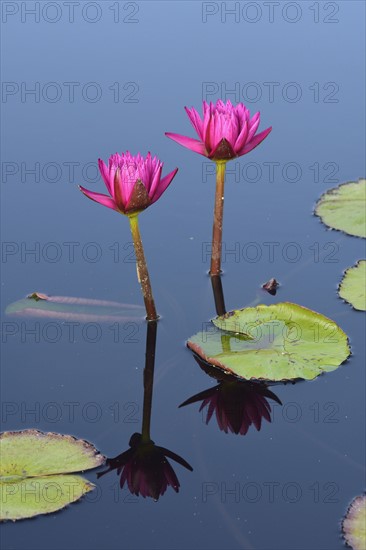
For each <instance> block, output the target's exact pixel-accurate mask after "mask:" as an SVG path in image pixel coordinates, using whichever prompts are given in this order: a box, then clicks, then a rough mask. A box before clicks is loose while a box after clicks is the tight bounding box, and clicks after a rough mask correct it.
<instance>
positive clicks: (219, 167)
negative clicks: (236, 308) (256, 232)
mask: <svg viewBox="0 0 366 550" xmlns="http://www.w3.org/2000/svg"><path fill="white" fill-rule="evenodd" d="M226 162H227V161H226V160H217V161H216V196H215V210H214V223H213V231H212V252H211V269H210V275H211V276H213V275H220V273H221V249H222V224H223V215H224V185H225V169H226Z"/></svg>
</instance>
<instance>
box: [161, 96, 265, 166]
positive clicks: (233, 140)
mask: <svg viewBox="0 0 366 550" xmlns="http://www.w3.org/2000/svg"><path fill="white" fill-rule="evenodd" d="M185 110H186V112H187V115H188V116H189V120H190V121H191V124H192V126H193V128H194V129H195V130H196V132H197V134H198V137H199V139H198V140H197V139H193V138H190V137H187V136H182V135H180V134H172V133H171V132H167V133H166V134H165V135H166V136H168V137H169V138H171V139H173V140H174V141H176V142H177V143H179V144H180V145H183V147H187V149H191V151H195V152H196V153H199V154H200V155H203V156H205V157H208V158H209V159H212V160H215V161H216V160H230V159H232V158H235V157H241V156H242V155H246V154H247V153H249V152H250V151H252V149H254V148H255V147H257V145H259V144H260V143H261V142H262V141H263V140H264V139H265V138H266V137H267V136H268V134H269V133H270V131H271V130H272V127H270V128H267V129H266V130H263V132H260V133H259V134H256V131H257V129H258V126H259V122H260V113H259V112H258V113H255V115H254V116H253V117H250V112H249V109H247V108H246V107H245V105H244V104H243V103H238V104H237V105H236V106H235V107H234V105H233V104H232V103H231V101H227V102H226V103H224V102H223V101H222V100H221V99H219V100H218V101H217V103H216V105H214V104H213V103H210V104H208V103H206V101H204V102H203V119H202V118H201V116H200V115H199V113H198V112H197V111H196V109H194V108H193V107H192V108H191V109H188V107H185Z"/></svg>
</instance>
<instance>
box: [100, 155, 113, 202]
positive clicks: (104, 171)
mask: <svg viewBox="0 0 366 550" xmlns="http://www.w3.org/2000/svg"><path fill="white" fill-rule="evenodd" d="M98 166H99V171H100V173H101V176H102V178H103V181H104V183H105V185H106V187H107V189H108V191H109V194H110V195H111V196H112V197H113V192H112V189H111V186H110V184H109V170H108V167H107V166H106V164H105V162H104V161H103V160H102V159H98Z"/></svg>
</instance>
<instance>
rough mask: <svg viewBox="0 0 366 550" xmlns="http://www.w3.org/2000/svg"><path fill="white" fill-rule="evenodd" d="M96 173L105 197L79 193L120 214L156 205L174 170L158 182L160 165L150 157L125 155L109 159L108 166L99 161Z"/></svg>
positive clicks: (90, 192) (91, 192)
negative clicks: (105, 193)
mask: <svg viewBox="0 0 366 550" xmlns="http://www.w3.org/2000/svg"><path fill="white" fill-rule="evenodd" d="M98 164H99V170H100V173H101V175H102V178H103V180H104V183H105V185H106V187H107V190H108V193H109V196H108V195H103V194H101V193H95V192H94V191H88V189H85V188H84V187H82V186H79V187H80V190H81V191H82V192H83V193H84V195H86V196H87V197H88V198H89V199H91V200H93V201H95V202H99V204H102V205H103V206H107V207H108V208H112V210H116V211H117V212H120V213H121V214H132V213H134V212H141V210H145V208H147V207H148V206H150V205H151V204H153V203H154V202H156V201H157V200H158V199H159V198H160V197H161V195H162V194H163V193H164V191H165V190H166V188H167V187H168V186H169V184H170V183H171V181H172V179H173V178H174V176H175V174H176V173H177V171H178V168H176V169H175V170H173V171H172V172H170V174H168V175H167V176H165V177H164V178H162V177H161V176H162V170H163V163H162V162H161V161H160V160H159V159H158V158H157V157H152V156H151V154H150V153H148V154H147V156H146V158H145V157H143V156H141V155H140V153H138V154H137V156H135V157H134V156H132V155H131V154H130V153H129V152H128V151H127V152H126V153H122V154H121V155H119V154H118V153H116V154H115V155H112V156H111V157H110V158H109V163H108V166H106V164H105V163H104V161H103V160H101V159H99V161H98Z"/></svg>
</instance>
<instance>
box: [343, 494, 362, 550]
mask: <svg viewBox="0 0 366 550" xmlns="http://www.w3.org/2000/svg"><path fill="white" fill-rule="evenodd" d="M342 529H343V536H344V539H345V541H346V543H347V544H348V545H349V546H351V548H353V550H365V548H366V496H365V495H362V496H359V497H356V498H355V499H354V500H353V501H352V503H351V506H350V507H349V508H348V511H347V514H346V517H345V518H344V520H343V523H342Z"/></svg>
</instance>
